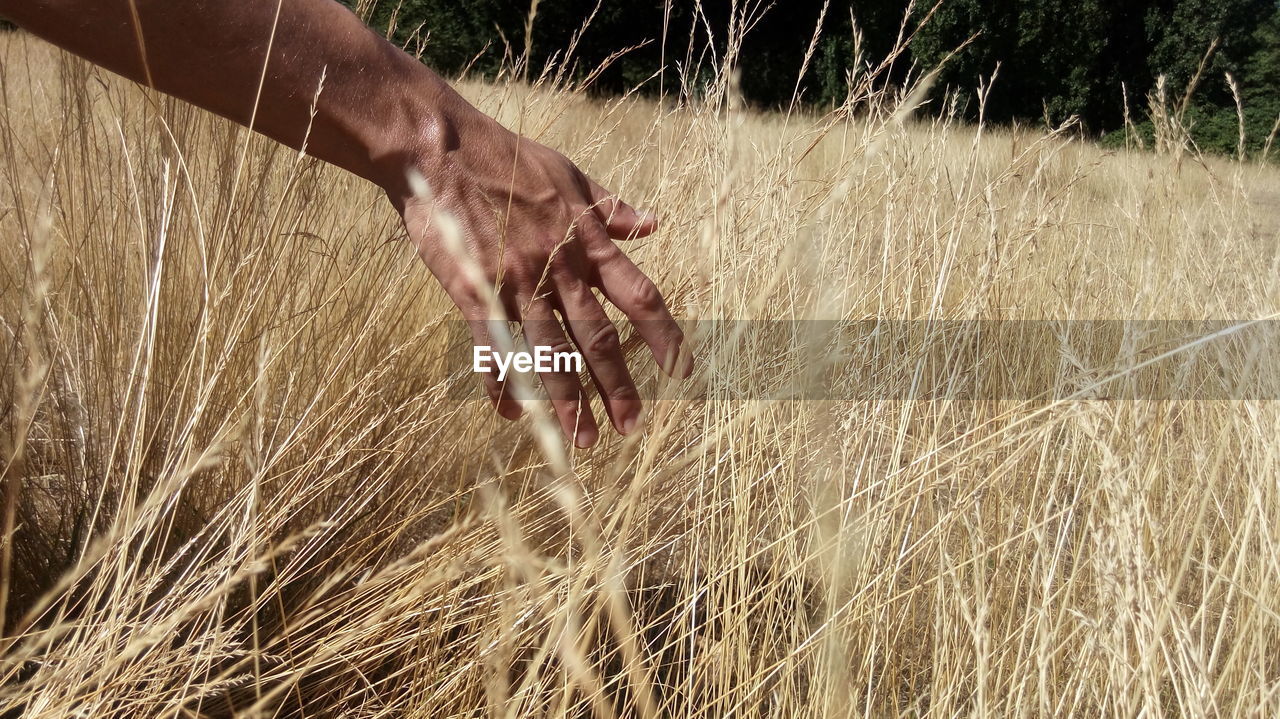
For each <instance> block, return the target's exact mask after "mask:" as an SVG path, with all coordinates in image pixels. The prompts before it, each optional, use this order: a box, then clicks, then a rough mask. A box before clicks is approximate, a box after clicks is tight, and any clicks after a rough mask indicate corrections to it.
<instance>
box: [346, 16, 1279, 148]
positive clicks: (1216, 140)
mask: <svg viewBox="0 0 1280 719" xmlns="http://www.w3.org/2000/svg"><path fill="white" fill-rule="evenodd" d="M344 1H346V2H348V4H352V3H353V2H354V0H344ZM364 2H365V3H368V2H369V0H364ZM372 4H373V11H372V13H371V17H370V22H371V24H372V25H373V26H374V27H378V28H386V27H388V25H389V24H390V23H392V21H393V20H394V27H395V31H394V33H393V38H394V39H395V40H396V41H397V42H398V43H400V44H402V45H404V46H406V47H407V48H408V49H409V50H410V51H412V52H418V53H419V54H421V56H422V58H423V60H424V61H425V62H427V63H429V64H431V65H432V66H434V67H436V68H438V69H440V70H441V71H443V72H445V73H447V74H456V73H458V72H461V71H462V70H464V69H467V70H469V71H471V72H473V73H477V74H481V75H486V76H492V75H494V74H496V73H497V72H498V71H499V70H500V69H501V68H502V67H504V65H505V66H510V65H511V63H512V62H513V61H514V60H515V59H516V58H519V57H523V55H524V50H525V44H526V37H525V34H526V33H525V23H526V18H527V17H528V14H529V6H530V0H373V3H372ZM668 5H669V7H668ZM930 7H931V3H930V2H927V1H925V2H919V3H917V4H916V6H915V9H914V14H913V16H912V17H911V18H909V24H908V27H907V31H908V32H911V31H914V30H917V29H918V30H919V33H918V35H917V37H916V38H915V41H914V42H913V44H912V47H911V51H910V53H909V55H908V56H907V57H904V58H903V59H902V60H901V61H900V62H899V63H897V64H896V65H895V66H893V67H891V68H889V70H888V72H887V73H886V74H885V75H884V76H883V77H882V78H881V81H882V82H887V83H894V82H899V81H901V79H902V77H903V76H904V75H905V73H906V71H907V70H908V69H909V68H910V67H912V66H913V65H914V66H915V68H916V69H917V70H919V69H921V68H929V67H934V66H937V65H938V64H940V63H943V62H944V61H945V66H944V68H943V72H942V74H941V76H940V82H939V85H938V89H937V90H936V92H938V93H943V92H947V91H950V92H956V93H959V94H960V95H961V97H962V98H963V99H964V100H965V102H964V103H962V105H963V106H964V107H965V108H966V112H967V113H968V114H969V116H971V117H976V114H977V111H978V103H977V102H976V94H975V90H976V89H977V87H978V85H979V83H980V82H983V81H985V80H987V79H989V78H990V76H991V75H992V74H993V73H994V72H995V71H996V68H997V65H998V66H999V67H1000V71H999V77H998V79H997V80H996V83H995V85H994V89H993V91H992V92H991V94H990V96H989V102H988V103H987V105H986V108H985V111H986V119H988V120H989V121H992V122H1000V123H1003V122H1014V121H1019V122H1038V121H1041V120H1043V119H1048V120H1049V121H1050V122H1053V123H1060V122H1063V121H1065V120H1067V119H1069V118H1073V117H1074V118H1077V119H1078V120H1079V121H1080V122H1081V124H1082V126H1083V127H1084V128H1085V129H1086V130H1087V131H1089V132H1091V133H1094V134H1096V135H1097V136H1100V137H1101V136H1104V135H1106V136H1109V137H1111V138H1113V139H1112V141H1114V138H1115V137H1117V135H1116V133H1121V134H1120V135H1118V136H1119V137H1123V131H1124V116H1125V99H1126V97H1127V99H1128V103H1129V110H1130V113H1131V116H1132V118H1133V120H1134V122H1136V123H1141V122H1142V121H1143V120H1144V119H1145V115H1146V109H1147V98H1148V95H1149V94H1150V93H1151V92H1152V91H1153V89H1154V88H1155V86H1156V81H1157V78H1158V77H1160V76H1161V75H1164V76H1166V77H1167V83H1168V88H1169V94H1170V100H1171V101H1173V102H1180V101H1181V99H1182V95H1183V93H1184V91H1185V89H1186V87H1187V86H1188V84H1189V83H1190V82H1191V81H1192V78H1194V77H1196V75H1197V71H1200V70H1202V72H1201V77H1200V83H1199V86H1198V88H1197V91H1196V93H1195V95H1194V96H1193V103H1192V105H1191V107H1189V108H1188V111H1187V113H1186V116H1185V119H1186V120H1187V121H1188V122H1190V123H1191V124H1192V134H1193V138H1194V139H1195V141H1196V143H1197V144H1198V145H1199V146H1200V147H1201V148H1202V149H1212V150H1214V151H1221V152H1230V153H1234V152H1235V151H1236V147H1237V143H1238V136H1239V132H1238V122H1237V119H1236V118H1237V113H1236V106H1235V100H1234V98H1233V97H1232V94H1231V92H1230V89H1229V87H1228V86H1227V83H1226V81H1225V79H1224V73H1228V72H1229V73H1231V74H1232V75H1233V76H1234V77H1235V78H1236V79H1237V81H1238V82H1239V85H1240V88H1241V93H1242V100H1243V103H1244V108H1245V112H1244V114H1245V119H1246V130H1247V136H1248V142H1247V145H1248V148H1249V150H1250V152H1255V153H1256V152H1257V151H1258V150H1260V149H1261V147H1262V144H1263V143H1264V141H1265V139H1266V137H1267V134H1268V133H1269V132H1270V130H1271V128H1272V126H1273V125H1274V123H1275V120H1276V117H1277V115H1280V10H1278V8H1277V1H1276V0H1133V1H1132V2H1114V1H1113V0H944V2H943V4H942V6H941V7H940V8H939V9H938V10H937V12H936V13H934V14H933V15H932V17H931V18H930V20H929V22H927V23H925V24H923V26H919V23H920V22H921V21H922V20H923V19H924V18H925V17H926V15H927V14H928V11H929V8H930ZM766 8H767V10H766ZM822 8H823V1H822V0H785V1H779V2H775V3H773V5H772V6H769V3H767V2H761V1H758V0H702V2H701V3H694V2H692V0H634V1H631V0H628V1H627V2H622V1H621V0H603V1H602V2H599V6H598V8H597V0H540V2H539V3H538V12H537V17H536V21H535V22H534V24H533V33H532V37H531V38H528V40H529V41H530V42H531V47H532V52H531V54H530V56H529V58H528V72H529V73H530V74H531V75H532V76H536V75H537V74H538V73H539V72H540V71H541V70H542V69H543V68H544V67H546V66H548V65H560V64H563V54H562V53H563V51H564V49H565V48H566V47H568V46H569V44H570V43H571V41H573V39H574V38H575V37H577V46H576V50H575V52H574V55H573V58H572V61H571V65H572V67H571V75H573V76H575V77H579V78H581V77H585V76H586V75H587V74H589V73H591V72H592V71H594V70H595V69H596V68H598V67H599V66H600V65H601V64H602V63H604V62H605V61H606V60H607V59H609V58H610V57H611V56H612V55H613V54H614V53H616V52H618V51H620V50H624V49H626V50H627V52H626V54H625V55H624V56H622V57H621V58H620V59H616V61H614V62H613V63H612V64H611V65H610V66H609V67H608V68H607V69H606V70H605V71H604V72H601V73H599V74H598V76H597V77H596V79H595V81H594V84H593V87H594V89H595V90H596V91H598V92H601V93H618V92H623V91H629V90H632V89H635V88H640V89H641V90H642V91H647V92H656V90H657V88H658V87H659V84H660V82H662V81H665V87H667V88H668V89H671V88H676V87H679V86H680V82H679V78H680V77H681V76H682V75H683V76H684V77H686V78H692V79H695V80H696V78H699V77H703V76H704V75H707V74H709V73H712V72H714V71H716V70H718V69H720V68H718V67H716V63H718V62H723V59H724V57H725V54H726V52H727V50H728V49H729V42H728V41H729V38H728V37H727V35H728V32H729V28H730V27H733V26H739V27H740V26H741V25H742V24H743V22H744V20H745V19H747V18H750V20H751V21H752V22H751V23H750V31H749V32H748V33H747V35H746V37H745V39H744V40H743V44H742V46H741V52H740V54H739V55H738V56H737V58H736V62H735V65H736V66H737V67H738V69H740V70H741V77H742V90H743V93H744V95H745V96H746V97H747V99H748V101H750V102H752V103H753V104H755V105H757V106H761V107H785V106H787V105H789V104H790V103H791V100H792V96H793V94H795V93H796V91H797V90H798V92H799V95H800V97H801V98H802V100H803V101H805V102H807V103H810V104H813V105H817V106H829V105H830V104H832V103H838V102H839V101H841V100H842V99H843V98H844V96H845V94H846V91H847V87H846V78H847V76H848V73H849V70H850V68H851V67H852V63H853V61H854V40H853V37H854V27H855V23H856V26H857V28H858V29H859V30H861V37H862V45H861V50H862V52H863V57H864V60H865V61H868V62H871V63H873V64H878V62H879V61H880V60H881V59H883V58H884V57H885V55H886V54H887V53H888V52H889V50H890V49H891V47H892V45H893V42H894V39H895V38H896V37H897V36H898V30H899V26H900V25H901V23H902V22H903V16H904V13H905V12H906V11H907V10H908V3H907V2H906V0H831V2H830V6H829V8H828V11H827V13H826V16H825V20H824V22H823V24H822V27H821V38H820V41H819V44H818V46H817V48H816V52H815V54H814V57H813V58H812V60H811V62H810V64H809V66H808V68H807V71H806V72H805V74H804V76H803V77H798V76H799V74H800V68H801V66H802V64H803V62H804V56H805V52H806V50H807V48H808V46H809V43H810V40H811V38H812V37H813V34H814V30H815V28H817V24H818V18H819V16H820V15H821V13H822ZM593 13H594V17H593V19H592V21H591V23H590V25H589V27H587V29H586V30H585V31H582V27H583V25H584V22H585V20H586V19H587V18H588V17H589V16H592V15H593ZM664 26H665V27H666V28H667V35H666V40H665V45H664V42H663V28H664ZM1215 40H1217V41H1218V42H1217V43H1216V45H1215ZM970 41H971V42H970ZM966 43H968V45H967V46H965V47H964V49H963V50H961V51H960V52H958V53H954V51H955V50H956V49H957V48H960V47H961V46H962V45H966ZM1210 47H1213V52H1212V53H1210V54H1209V55H1208V61H1207V62H1206V63H1204V67H1203V69H1202V68H1201V64H1202V61H1203V60H1204V59H1205V57H1206V52H1207V51H1209V49H1210ZM664 60H665V65H664ZM693 84H696V82H695V83H693Z"/></svg>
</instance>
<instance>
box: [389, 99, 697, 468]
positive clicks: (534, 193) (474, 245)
mask: <svg viewBox="0 0 1280 719" xmlns="http://www.w3.org/2000/svg"><path fill="white" fill-rule="evenodd" d="M426 144H427V146H428V147H430V148H432V150H433V152H430V153H426V154H424V157H426V158H428V159H427V160H426V161H423V162H419V163H416V164H418V165H419V166H421V168H422V174H423V175H424V176H425V178H426V179H427V182H428V184H429V186H430V189H431V192H430V197H421V196H417V195H414V194H413V193H411V192H404V191H400V192H393V193H392V194H391V198H392V201H393V202H394V203H395V204H396V206H397V208H398V209H399V210H400V212H401V214H402V216H403V217H404V221H405V225H406V227H407V228H408V230H409V235H410V237H411V238H412V240H413V242H414V244H415V245H416V247H417V249H418V252H419V254H420V255H421V257H422V258H423V260H424V261H425V262H426V264H427V266H428V268H430V270H431V272H432V274H434V275H435V277H436V279H438V280H439V281H440V283H441V284H442V285H443V287H444V289H445V291H446V292H447V293H448V295H449V297H450V298H452V299H453V301H454V303H456V304H457V305H458V308H459V309H460V310H461V311H462V315H463V317H464V318H465V319H466V320H467V321H468V324H469V325H470V326H471V329H472V339H473V341H474V342H475V344H476V345H477V346H483V345H489V346H492V345H493V344H494V343H493V342H492V341H491V339H490V337H489V333H488V320H490V319H494V318H491V317H490V309H489V305H488V302H487V301H486V297H487V290H486V289H485V288H482V287H476V286H474V283H473V281H472V280H471V279H469V278H470V277H472V276H473V275H471V274H469V273H467V272H465V271H462V269H463V268H461V267H460V266H459V262H460V258H458V257H456V256H455V255H454V254H453V253H451V252H449V251H448V249H447V248H446V247H445V246H444V238H443V237H442V236H441V231H440V228H439V226H438V223H436V222H434V221H433V218H434V216H435V215H434V213H435V212H436V211H438V210H439V211H444V212H446V213H448V214H449V215H450V216H452V217H453V219H454V220H455V221H456V222H457V226H458V227H459V229H460V231H461V234H462V235H463V237H462V238H461V239H462V240H463V242H464V243H465V245H466V248H467V251H468V252H469V253H470V254H471V255H472V256H473V258H474V259H475V260H476V261H477V262H478V263H479V265H480V269H481V272H482V273H483V275H484V281H485V282H487V283H489V285H490V286H491V287H492V288H494V289H496V293H497V297H498V299H499V301H500V302H501V304H502V307H503V310H504V311H505V314H506V319H510V320H518V321H521V322H522V323H523V329H524V333H525V337H526V339H527V341H528V344H529V345H530V346H544V347H550V348H551V349H552V351H553V352H568V351H570V350H571V347H572V346H576V347H577V348H578V351H579V352H580V353H581V355H582V357H583V359H584V360H585V362H586V365H587V369H588V371H589V373H590V375H591V378H592V380H593V382H594V384H595V385H596V388H597V390H598V391H599V394H600V397H601V398H602V400H603V402H604V408H605V411H606V412H607V413H608V415H609V419H610V421H611V422H612V424H613V426H614V428H615V429H616V430H617V431H618V432H619V433H621V434H629V433H630V432H632V431H633V430H634V429H635V428H636V427H637V426H638V422H639V419H640V415H641V401H640V396H639V393H638V392H637V390H636V387H635V382H634V381H633V380H632V377H631V373H630V371H629V370H628V368H627V364H626V360H625V358H624V357H623V353H622V347H621V344H620V342H619V335H618V330H617V328H616V327H614V325H613V323H612V322H611V321H610V320H609V319H608V317H607V316H606V315H605V311H604V308H603V307H602V306H601V304H600V301H599V299H597V297H596V295H595V293H594V292H593V291H592V288H595V289H598V290H599V291H600V292H601V294H602V295H603V296H604V297H605V298H606V299H607V300H608V301H609V302H611V303H612V304H613V305H615V306H616V307H618V309H620V310H622V312H623V313H624V314H625V315H626V316H627V318H628V319H629V320H631V322H632V323H633V325H634V326H635V327H636V329H637V330H638V332H639V334H640V336H641V337H642V338H643V339H644V340H645V342H646V343H647V344H648V345H649V348H650V350H651V351H652V353H653V356H654V359H655V360H656V361H657V362H658V364H659V366H660V367H662V368H663V370H664V371H666V372H667V374H669V375H676V376H680V377H687V376H689V374H691V372H692V369H693V363H692V358H691V357H690V356H689V354H688V353H687V352H684V353H682V352H681V351H680V350H681V346H682V344H683V341H684V338H683V334H682V332H681V330H680V327H679V326H678V325H677V324H676V322H675V320H674V319H673V318H672V316H671V314H670V312H669V311H668V310H667V307H666V303H665V302H664V300H663V298H662V294H661V293H660V292H659V290H658V288H657V286H656V285H655V284H654V283H653V282H652V281H651V280H650V279H649V278H648V277H647V276H645V274H644V273H643V272H641V271H640V269H639V268H638V267H636V265H635V264H634V263H633V262H632V261H631V260H630V259H629V258H628V257H627V256H626V255H625V254H624V253H623V252H622V250H621V249H620V248H619V247H618V245H617V244H615V240H629V239H634V238H639V237H645V236H647V235H649V234H651V233H652V232H654V230H655V229H656V228H657V221H656V218H655V217H654V216H653V215H652V214H649V213H640V212H637V211H636V210H635V209H634V208H632V207H631V206H630V205H627V204H626V203H624V202H622V201H621V200H619V199H618V198H617V197H615V196H614V195H611V194H610V193H609V192H608V191H606V190H604V189H603V188H601V187H600V186H599V185H598V184H596V183H595V182H593V181H592V180H591V179H590V178H588V177H587V176H586V175H585V174H583V173H582V171H581V170H579V169H578V168H577V167H576V166H575V165H574V164H573V163H572V162H570V161H569V160H568V159H567V158H565V157H564V156H563V155H561V154H560V153H558V152H556V151H554V150H552V149H550V148H548V147H546V146H544V145H540V144H538V143H536V142H533V141H532V140H528V139H525V138H521V137H519V136H517V135H515V134H514V133H512V132H510V131H508V130H506V129H505V128H503V127H502V126H501V125H499V124H498V123H497V122H495V121H493V120H491V119H489V118H487V117H485V116H483V115H481V114H480V113H478V112H475V113H474V114H469V115H467V116H466V119H465V121H463V122H457V123H454V122H450V123H448V124H442V125H440V126H437V127H435V128H433V130H432V132H431V134H430V137H429V138H428V140H427V143H426ZM557 314H558V315H559V317H560V319H563V325H562V324H561V322H560V319H557ZM566 329H567V334H566ZM482 376H483V378H484V383H485V387H486V389H487V390H488V393H489V396H490V398H491V399H492V400H493V402H494V404H495V405H496V407H497V411H498V413H499V414H500V415H502V416H503V417H506V418H507V419H516V418H518V417H519V416H520V414H521V408H520V405H519V403H518V402H516V401H515V399H514V398H513V397H512V396H511V393H510V390H509V389H508V388H506V387H504V386H503V385H504V383H502V382H499V381H498V378H497V376H496V375H495V374H492V373H491V374H485V375H482ZM539 377H540V378H541V380H542V382H543V385H544V387H545V388H546V390H547V393H548V395H549V396H550V397H551V400H552V405H553V407H554V409H555V414H556V416H557V418H558V420H559V423H560V426H561V428H562V429H563V431H564V433H565V436H567V437H569V438H571V439H572V440H573V441H574V443H575V444H576V445H577V446H578V447H584V448H585V447H590V446H592V445H594V444H595V442H596V441H597V439H598V438H599V428H598V425H597V423H596V420H595V418H594V416H593V415H592V413H591V409H590V405H589V403H588V401H587V397H586V395H585V394H584V392H583V388H582V385H581V382H580V381H579V378H578V376H577V375H575V374H573V373H571V372H551V373H542V374H540V375H539Z"/></svg>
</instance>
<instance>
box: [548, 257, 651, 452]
mask: <svg viewBox="0 0 1280 719" xmlns="http://www.w3.org/2000/svg"><path fill="white" fill-rule="evenodd" d="M559 302H560V312H561V314H562V315H564V317H565V322H566V324H567V325H568V326H569V334H570V335H572V336H573V343H574V344H576V345H577V346H578V350H579V351H580V352H582V356H583V358H584V359H585V360H586V363H587V370H588V371H589V372H590V373H591V378H592V380H594V381H595V385H596V389H597V390H599V392H600V398H601V399H602V400H604V408H605V411H606V412H607V413H608V415H609V420H610V421H611V422H612V423H613V427H614V429H616V430H618V432H619V433H621V434H630V433H631V432H632V430H634V429H635V428H636V426H637V425H638V424H639V422H640V410H641V403H640V393H639V392H638V391H637V390H636V385H635V382H634V381H633V380H632V379H631V372H630V371H628V369H627V360H626V357H625V356H624V355H623V354H622V343H621V342H620V341H619V338H618V329H617V328H616V327H614V326H613V322H611V321H610V320H609V317H608V316H607V315H605V313H604V308H603V307H601V306H600V302H599V301H598V300H597V299H596V297H595V295H593V294H592V293H591V289H590V288H589V287H588V286H587V285H586V284H585V283H582V282H577V283H576V284H569V285H568V286H567V287H562V288H561V290H560V294H559Z"/></svg>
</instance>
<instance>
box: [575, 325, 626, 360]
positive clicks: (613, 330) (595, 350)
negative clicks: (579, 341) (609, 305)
mask: <svg viewBox="0 0 1280 719" xmlns="http://www.w3.org/2000/svg"><path fill="white" fill-rule="evenodd" d="M621 346H622V344H621V341H620V339H619V337H618V328H617V327H614V326H613V323H612V322H608V321H605V322H601V323H600V324H599V325H597V326H595V327H592V328H591V330H590V331H589V332H588V333H587V342H586V347H584V348H583V349H584V350H586V352H587V354H589V355H592V356H593V357H601V356H605V355H609V354H613V353H614V352H616V351H617V350H618V349H619V348H621Z"/></svg>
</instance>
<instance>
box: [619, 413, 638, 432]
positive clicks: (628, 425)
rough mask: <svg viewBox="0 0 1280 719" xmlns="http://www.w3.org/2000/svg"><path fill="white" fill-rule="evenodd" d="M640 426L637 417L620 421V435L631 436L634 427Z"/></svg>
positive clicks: (634, 429)
mask: <svg viewBox="0 0 1280 719" xmlns="http://www.w3.org/2000/svg"><path fill="white" fill-rule="evenodd" d="M638 426H640V418H639V417H637V416H634V415H633V416H631V417H627V418H626V419H624V420H622V433H623V434H631V433H632V432H634V431H636V427H638Z"/></svg>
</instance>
